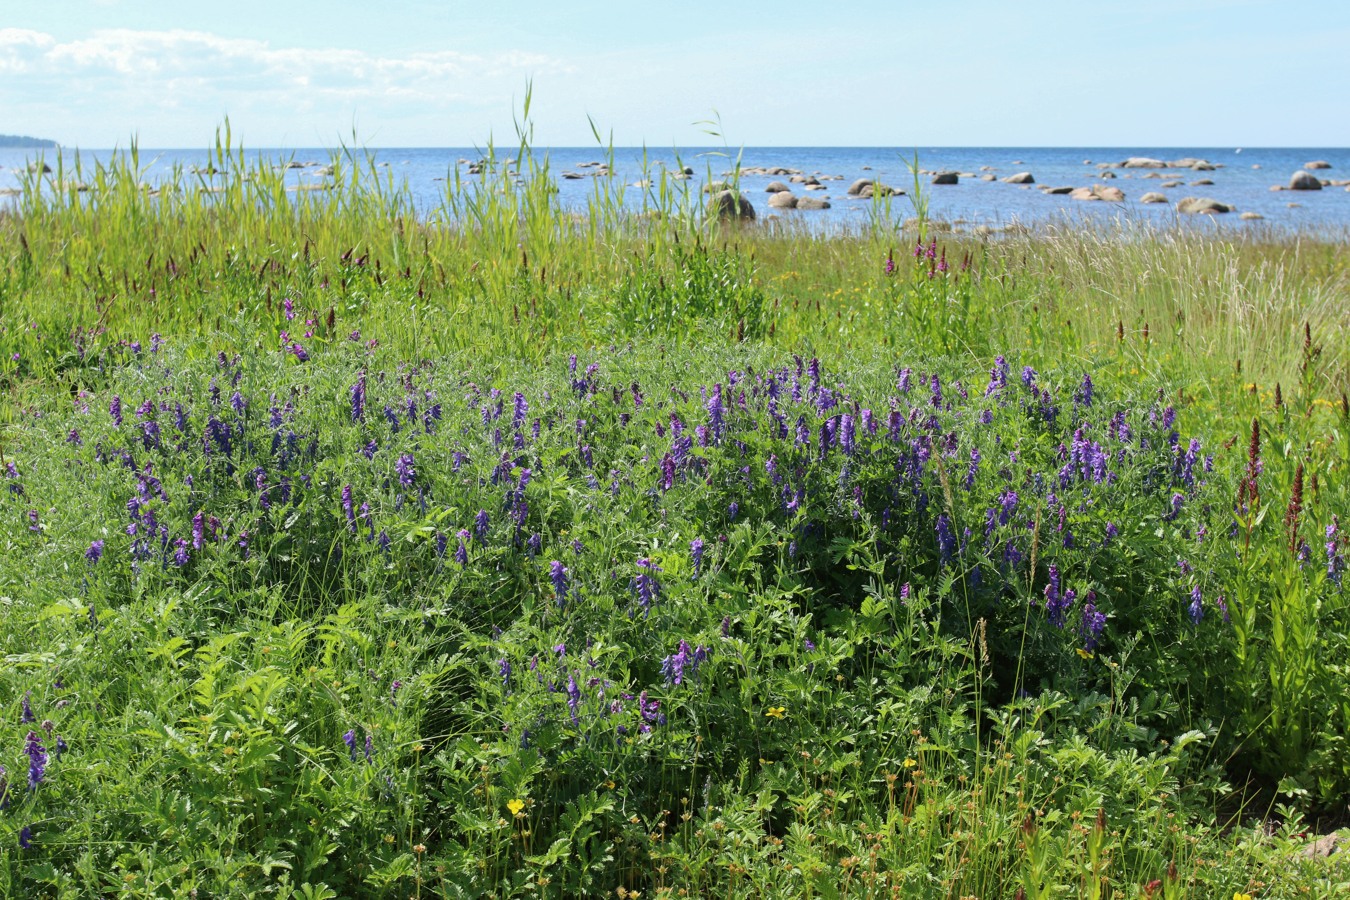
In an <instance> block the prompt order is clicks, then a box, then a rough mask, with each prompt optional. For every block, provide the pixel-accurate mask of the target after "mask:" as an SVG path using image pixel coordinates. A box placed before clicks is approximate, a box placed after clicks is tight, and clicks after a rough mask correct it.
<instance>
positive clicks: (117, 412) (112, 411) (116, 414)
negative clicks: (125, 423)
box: [108, 395, 122, 428]
mask: <svg viewBox="0 0 1350 900" xmlns="http://www.w3.org/2000/svg"><path fill="white" fill-rule="evenodd" d="M108 415H110V416H112V420H113V424H114V425H116V426H117V427H119V428H121V427H122V398H121V397H120V396H117V395H114V396H113V398H112V402H111V403H109V404H108Z"/></svg>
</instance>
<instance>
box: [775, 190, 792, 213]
mask: <svg viewBox="0 0 1350 900" xmlns="http://www.w3.org/2000/svg"><path fill="white" fill-rule="evenodd" d="M769 208H770V209H796V208H797V198H796V197H794V196H793V195H792V192H791V191H775V192H773V194H771V195H770V196H769Z"/></svg>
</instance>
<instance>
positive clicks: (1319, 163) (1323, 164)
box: [1303, 159, 1331, 169]
mask: <svg viewBox="0 0 1350 900" xmlns="http://www.w3.org/2000/svg"><path fill="white" fill-rule="evenodd" d="M1303 168H1305V169H1330V168H1331V163H1329V162H1327V161H1326V160H1325V159H1314V160H1313V161H1312V162H1305V163H1304V164H1303Z"/></svg>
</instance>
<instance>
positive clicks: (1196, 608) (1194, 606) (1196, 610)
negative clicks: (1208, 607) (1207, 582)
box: [1186, 584, 1205, 625]
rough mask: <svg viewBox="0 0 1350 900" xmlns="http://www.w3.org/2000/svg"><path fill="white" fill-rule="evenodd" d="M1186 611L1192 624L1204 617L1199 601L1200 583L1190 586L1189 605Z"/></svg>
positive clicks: (1203, 609) (1202, 607)
mask: <svg viewBox="0 0 1350 900" xmlns="http://www.w3.org/2000/svg"><path fill="white" fill-rule="evenodd" d="M1186 611H1187V613H1189V615H1190V617H1191V624H1192V625H1199V624H1200V620H1201V619H1203V618H1204V617H1205V608H1204V605H1203V604H1202V603H1201V594H1200V585H1198V584H1197V585H1196V586H1195V587H1193V588H1191V605H1190V606H1189V607H1187V610H1186Z"/></svg>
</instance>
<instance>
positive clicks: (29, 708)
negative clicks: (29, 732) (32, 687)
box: [19, 691, 37, 725]
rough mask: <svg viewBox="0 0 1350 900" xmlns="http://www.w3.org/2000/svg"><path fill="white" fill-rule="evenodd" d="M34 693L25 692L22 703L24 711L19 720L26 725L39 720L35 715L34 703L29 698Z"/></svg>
mask: <svg viewBox="0 0 1350 900" xmlns="http://www.w3.org/2000/svg"><path fill="white" fill-rule="evenodd" d="M32 694H33V692H32V691H24V692H23V703H22V704H21V705H22V707H23V713H22V715H21V716H20V717H19V721H20V722H21V723H23V724H24V725H28V724H31V723H33V722H36V721H37V716H35V715H33V705H32V704H31V703H30V702H29V698H30V697H31V696H32Z"/></svg>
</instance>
